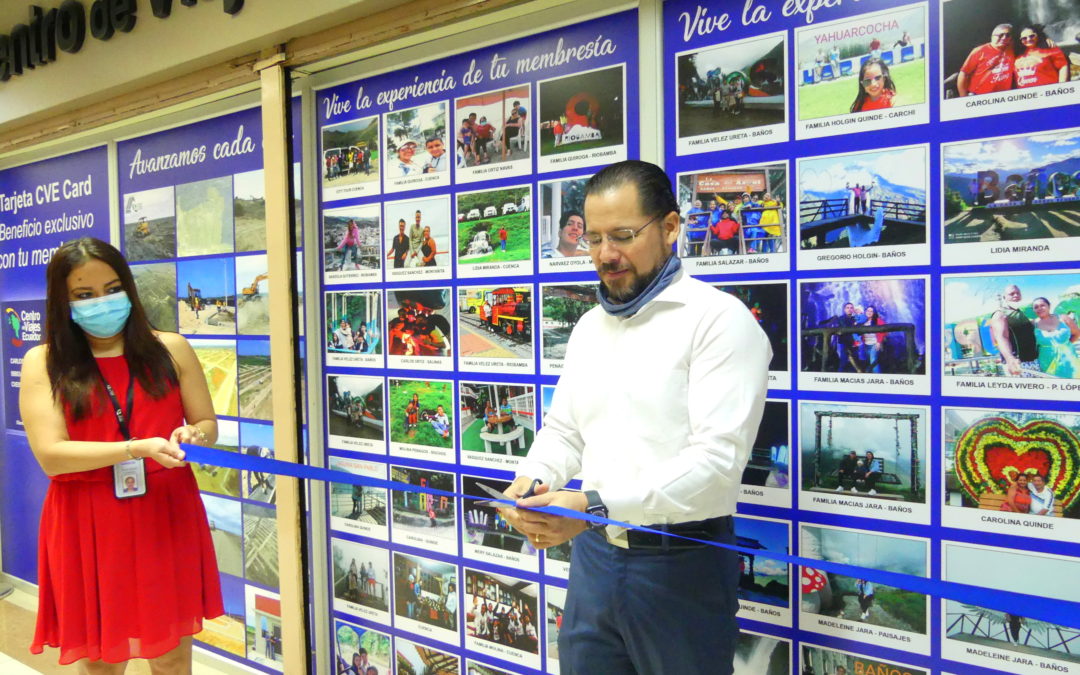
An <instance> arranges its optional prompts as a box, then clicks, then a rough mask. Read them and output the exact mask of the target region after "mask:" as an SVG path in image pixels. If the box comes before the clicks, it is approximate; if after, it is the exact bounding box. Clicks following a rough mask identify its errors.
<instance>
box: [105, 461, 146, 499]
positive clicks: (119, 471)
mask: <svg viewBox="0 0 1080 675" xmlns="http://www.w3.org/2000/svg"><path fill="white" fill-rule="evenodd" d="M113 489H114V490H115V491H116V498H117V499H127V498H128V497H141V496H143V495H144V494H146V465H145V464H143V460H142V458H141V457H140V458H138V459H129V460H126V461H123V462H120V463H119V464H114V465H113Z"/></svg>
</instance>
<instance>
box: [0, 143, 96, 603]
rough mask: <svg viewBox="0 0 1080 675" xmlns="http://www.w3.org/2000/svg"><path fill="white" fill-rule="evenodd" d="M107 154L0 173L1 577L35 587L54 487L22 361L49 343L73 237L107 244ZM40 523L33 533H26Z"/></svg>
mask: <svg viewBox="0 0 1080 675" xmlns="http://www.w3.org/2000/svg"><path fill="white" fill-rule="evenodd" d="M108 167H109V165H108V151H107V149H106V148H105V146H99V147H95V148H90V149H87V150H81V151H75V152H68V153H63V154H60V155H57V156H56V157H52V158H50V159H46V160H42V161H40V162H32V163H29V164H24V165H22V166H17V167H12V168H9V169H4V170H2V171H0V312H2V313H3V328H0V335H2V338H0V356H2V358H3V366H4V367H3V373H2V374H0V403H2V404H3V409H4V413H3V414H4V423H3V429H4V435H3V441H2V444H0V446H2V447H3V452H0V494H3V495H4V499H3V500H0V532H3V551H2V554H0V558H2V559H3V563H4V569H3V572H4V573H6V574H10V575H12V576H14V577H17V578H19V579H26V580H28V581H31V582H32V583H37V579H38V569H37V563H38V556H37V550H38V549H37V533H38V532H37V530H38V528H37V526H36V524H37V522H38V521H39V519H40V517H41V505H42V502H43V500H44V498H45V491H46V490H47V489H48V486H49V479H48V477H47V476H46V475H45V473H44V472H43V471H42V470H41V466H40V465H39V464H38V462H37V459H36V458H35V457H34V454H33V452H31V450H30V445H29V443H28V441H27V439H26V432H25V430H24V428H23V420H22V416H21V415H20V413H19V380H20V375H21V371H22V361H23V357H24V356H25V355H26V353H27V352H28V351H30V350H31V349H33V348H34V347H36V346H37V345H39V344H41V343H42V341H43V340H44V339H45V267H46V265H47V264H48V261H49V260H50V259H51V258H52V252H53V251H54V250H55V249H56V248H57V247H58V246H59V245H60V244H61V243H62V242H64V241H66V240H68V239H70V238H73V237H84V236H85V237H97V238H99V239H106V240H107V239H108V238H109V173H108ZM28 523H34V526H33V527H27V524H28Z"/></svg>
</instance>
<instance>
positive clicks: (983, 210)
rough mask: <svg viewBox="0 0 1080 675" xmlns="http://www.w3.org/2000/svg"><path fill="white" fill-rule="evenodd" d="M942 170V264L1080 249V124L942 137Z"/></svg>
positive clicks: (1071, 255)
mask: <svg viewBox="0 0 1080 675" xmlns="http://www.w3.org/2000/svg"><path fill="white" fill-rule="evenodd" d="M941 170H942V174H943V179H942V180H943V183H944V185H943V191H942V192H943V197H944V207H943V220H944V226H945V237H944V242H945V244H946V246H945V247H944V249H943V251H942V259H943V262H945V263H946V264H963V263H971V262H975V261H979V262H994V263H996V262H1001V263H1004V262H1043V261H1047V260H1076V259H1077V258H1078V257H1080V129H1065V130H1061V131H1048V132H1045V133H1039V134H1028V135H1023V136H1007V137H1002V138H992V139H980V140H976V141H968V142H964V143H951V144H944V145H942V150H941ZM960 244H963V245H962V246H961V245H960ZM988 256H989V260H987V257H988Z"/></svg>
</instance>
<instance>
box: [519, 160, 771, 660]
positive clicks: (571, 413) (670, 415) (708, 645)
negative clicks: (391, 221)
mask: <svg viewBox="0 0 1080 675" xmlns="http://www.w3.org/2000/svg"><path fill="white" fill-rule="evenodd" d="M585 195H586V196H585V220H586V222H587V223H588V229H587V231H586V233H585V235H584V237H583V240H584V241H585V242H587V244H588V246H589V254H590V256H591V257H592V260H593V264H594V266H595V267H596V269H597V272H598V273H599V276H600V282H601V289H600V294H599V295H600V302H601V306H600V307H596V308H594V309H592V310H591V311H589V312H588V313H586V314H585V315H584V316H583V317H582V318H581V320H580V321H579V322H578V323H577V326H576V327H575V328H574V332H573V334H572V335H571V337H570V341H569V344H568V346H567V352H566V360H565V365H564V369H563V375H562V377H561V378H560V380H559V384H558V387H557V388H556V390H555V396H554V399H553V401H552V407H551V410H550V412H548V413H547V415H546V416H545V418H544V426H543V428H542V429H541V430H540V432H539V433H538V434H537V437H536V439H535V442H534V443H533V445H532V448H531V449H530V451H529V456H528V457H527V458H526V460H525V461H524V462H523V463H522V464H521V465H520V467H519V469H518V475H517V477H516V478H515V480H514V482H513V483H512V484H511V485H510V487H509V488H508V489H507V492H506V494H507V496H508V498H511V499H518V498H520V497H521V495H523V494H525V492H526V491H527V490H528V489H529V487H530V486H531V485H532V484H533V481H534V479H539V480H541V481H542V483H541V484H540V485H539V487H538V488H537V489H536V496H533V497H529V498H524V499H519V500H518V506H520V507H537V506H544V505H556V506H561V507H564V508H569V509H573V510H576V511H582V512H587V513H592V514H594V515H609V517H610V518H612V519H614V520H619V521H623V522H629V523H631V524H635V525H647V526H651V527H653V528H655V529H662V530H666V531H669V532H672V533H676V534H682V535H684V536H689V537H694V538H696V539H707V540H712V541H716V542H720V543H734V532H733V527H732V518H731V515H732V514H734V513H735V504H736V500H737V498H738V494H739V486H740V482H741V478H742V471H743V468H744V466H745V465H746V461H747V458H748V457H749V454H750V448H751V445H752V443H753V441H754V438H755V436H756V433H757V428H758V425H759V423H760V421H761V415H762V411H763V409H764V405H765V394H766V389H767V382H768V365H769V360H770V358H771V357H772V353H771V349H770V348H769V341H768V338H767V337H766V335H765V334H764V332H763V331H762V330H761V328H760V327H759V326H758V323H757V321H755V320H754V318H753V316H752V315H751V314H750V312H749V311H748V310H747V309H746V307H745V306H744V305H743V304H742V302H740V301H739V300H738V299H736V298H735V297H733V296H731V295H728V294H726V293H722V292H720V291H718V290H716V289H714V288H712V287H710V286H709V285H707V284H705V283H703V282H700V281H697V280H696V279H693V278H692V277H691V276H690V275H689V274H687V273H685V272H683V271H682V270H681V265H680V261H679V258H678V257H676V256H674V255H672V246H673V245H674V244H675V242H676V240H677V239H678V234H679V221H680V219H679V207H678V202H677V201H676V200H675V197H674V195H673V194H672V190H671V181H670V180H669V179H668V177H667V176H666V175H665V174H664V172H663V171H662V170H661V169H660V168H659V167H656V166H654V165H652V164H648V163H646V162H640V161H633V160H632V161H627V162H620V163H618V164H614V165H612V166H609V167H607V168H605V169H603V170H602V171H600V172H599V173H597V174H596V175H595V176H593V177H592V178H591V179H590V180H589V182H588V184H587V185H586V188H585ZM578 475H580V476H581V479H582V485H583V488H584V490H585V491H584V492H574V491H567V490H562V489H560V488H562V487H563V486H564V485H565V484H566V483H567V481H569V480H570V479H571V478H573V477H575V476H578ZM503 512H504V517H505V518H506V519H507V520H508V521H509V522H510V523H511V524H512V525H513V526H514V527H515V528H517V529H518V530H519V531H521V532H522V533H523V534H525V535H526V536H528V538H529V540H530V541H531V542H532V543H533V545H534V546H536V547H537V548H548V547H551V546H556V545H559V544H561V543H563V542H565V541H567V540H568V539H571V538H574V546H573V549H572V550H573V554H572V560H571V565H570V582H569V586H568V589H567V605H566V614H565V621H564V623H563V625H562V630H561V631H560V634H559V664H560V668H561V670H562V672H563V673H564V675H592V674H594V673H605V674H619V673H628V674H629V673H640V674H643V675H644V674H646V673H648V674H652V673H669V672H670V673H710V674H716V675H729V674H730V673H731V672H732V667H733V666H732V660H733V649H734V645H735V644H736V642H737V639H738V625H737V623H736V621H735V613H736V611H737V610H738V600H737V595H736V593H737V586H738V561H737V556H736V555H735V553H734V552H732V551H730V550H727V549H722V548H719V547H715V546H708V545H704V544H699V543H696V542H688V541H686V540H685V539H679V538H677V537H668V536H661V535H657V534H650V533H645V532H636V531H629V532H628V531H626V530H623V529H622V528H618V527H614V526H608V527H600V528H593V527H589V524H588V523H586V522H584V521H581V520H578V519H574V518H561V517H557V516H549V515H546V514H541V513H537V512H535V511H528V510H524V509H510V508H507V509H503Z"/></svg>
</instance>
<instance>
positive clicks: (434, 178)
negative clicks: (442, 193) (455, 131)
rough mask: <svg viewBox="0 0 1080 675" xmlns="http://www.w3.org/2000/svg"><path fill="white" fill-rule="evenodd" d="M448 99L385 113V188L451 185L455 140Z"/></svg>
mask: <svg viewBox="0 0 1080 675" xmlns="http://www.w3.org/2000/svg"><path fill="white" fill-rule="evenodd" d="M448 107H449V104H448V103H447V102H446V101H439V102H437V103H429V104H428V105H422V106H419V107H416V108H406V109H404V110H395V111H394V112H388V113H384V114H383V147H384V148H386V153H385V154H384V155H383V164H382V168H383V191H384V192H387V193H390V192H403V191H405V190H419V189H420V188H429V187H444V186H447V185H450V166H451V165H452V164H453V163H454V155H453V143H452V142H451V141H450V137H449V135H448V133H447V131H448V127H447V119H446V113H447V109H448Z"/></svg>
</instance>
